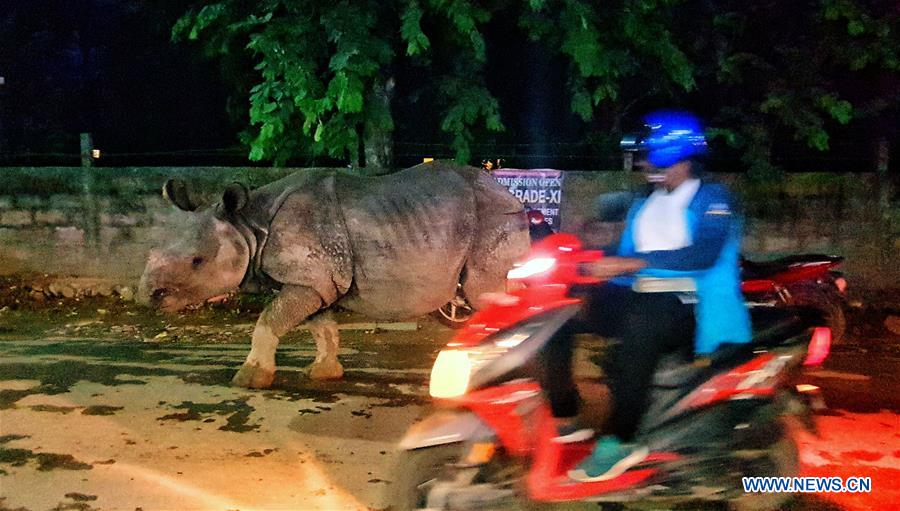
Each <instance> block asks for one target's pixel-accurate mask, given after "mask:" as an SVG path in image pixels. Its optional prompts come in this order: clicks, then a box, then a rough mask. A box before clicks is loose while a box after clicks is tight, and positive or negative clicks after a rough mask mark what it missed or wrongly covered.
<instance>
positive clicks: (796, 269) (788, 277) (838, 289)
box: [741, 254, 847, 344]
mask: <svg viewBox="0 0 900 511" xmlns="http://www.w3.org/2000/svg"><path fill="white" fill-rule="evenodd" d="M843 261H844V258H843V257H841V256H833V255H823V254H799V255H792V256H788V257H783V258H781V259H776V260H773V261H762V262H760V261H750V260H747V259H742V260H741V280H742V282H741V290H742V291H743V292H744V296H745V297H746V298H747V303H748V305H750V306H759V305H765V306H775V307H785V306H786V307H795V306H803V307H809V308H812V309H815V310H818V311H819V312H820V313H821V314H822V316H823V318H824V322H825V324H826V325H827V326H828V327H829V328H831V336H832V342H834V343H835V344H839V343H840V342H841V341H842V340H843V339H844V334H845V333H846V331H847V316H846V310H847V294H846V293H847V279H845V278H844V275H843V274H842V273H841V272H839V271H837V270H836V268H837V267H838V266H840V265H841V263H843Z"/></svg>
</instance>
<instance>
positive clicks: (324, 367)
mask: <svg viewBox="0 0 900 511" xmlns="http://www.w3.org/2000/svg"><path fill="white" fill-rule="evenodd" d="M307 372H308V373H309V379H311V380H339V379H341V378H343V377H344V367H343V366H342V365H341V363H340V362H338V361H337V358H332V359H325V360H317V361H315V362H313V363H312V364H311V365H310V366H309V367H308V368H307Z"/></svg>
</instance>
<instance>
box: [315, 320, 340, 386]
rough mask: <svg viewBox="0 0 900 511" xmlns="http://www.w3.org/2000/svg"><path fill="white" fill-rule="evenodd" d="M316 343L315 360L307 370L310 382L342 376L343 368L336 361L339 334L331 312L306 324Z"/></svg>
mask: <svg viewBox="0 0 900 511" xmlns="http://www.w3.org/2000/svg"><path fill="white" fill-rule="evenodd" d="M307 326H308V327H309V331H310V332H311V333H312V336H313V339H315V341H316V360H315V361H314V362H313V363H312V364H310V366H309V367H308V368H307V372H308V374H309V378H310V379H312V380H335V379H338V378H342V377H343V376H344V367H343V366H341V363H340V362H339V361H338V359H337V354H338V349H339V347H340V341H341V338H340V334H339V333H338V326H337V322H336V321H335V320H334V318H333V317H332V316H331V312H329V311H325V312H323V313H322V314H320V315H318V316H316V317H315V318H313V319H312V320H310V321H309V322H308V323H307Z"/></svg>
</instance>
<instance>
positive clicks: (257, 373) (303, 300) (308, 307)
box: [231, 286, 323, 389]
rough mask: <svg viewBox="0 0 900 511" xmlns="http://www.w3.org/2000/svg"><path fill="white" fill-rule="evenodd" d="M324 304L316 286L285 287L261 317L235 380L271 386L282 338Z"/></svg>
mask: <svg viewBox="0 0 900 511" xmlns="http://www.w3.org/2000/svg"><path fill="white" fill-rule="evenodd" d="M322 305H323V302H322V297H321V296H320V295H319V293H317V292H316V291H315V290H313V289H312V288H309V287H302V286H284V287H283V288H282V289H281V291H280V292H279V293H278V296H276V297H275V299H274V300H272V303H270V304H269V306H268V307H266V309H265V310H264V311H263V313H262V314H261V315H260V316H259V320H257V322H256V327H255V328H254V329H253V340H252V346H251V348H250V354H249V355H247V360H245V361H244V365H242V366H241V369H240V370H239V371H238V373H237V374H236V375H235V376H234V378H233V379H232V380H231V383H232V384H234V385H237V386H238V387H247V388H251V389H267V388H269V387H270V386H271V385H272V381H273V380H274V379H275V350H276V349H277V348H278V341H279V339H280V338H281V336H283V335H284V334H286V333H287V332H289V331H290V330H291V329H292V328H294V327H296V326H297V325H299V324H300V323H302V322H303V321H304V320H306V318H307V317H309V316H310V315H311V314H313V313H315V312H316V311H318V310H319V309H321V308H322Z"/></svg>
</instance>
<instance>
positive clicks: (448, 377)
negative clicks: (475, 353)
mask: <svg viewBox="0 0 900 511" xmlns="http://www.w3.org/2000/svg"><path fill="white" fill-rule="evenodd" d="M471 376H472V361H471V360H470V359H469V352H468V351H466V350H442V351H441V352H440V353H438V356H437V360H435V361H434V367H432V368H431V382H430V384H429V387H428V393H429V394H431V397H437V398H454V397H459V396H461V395H463V394H465V393H466V390H468V388H469V378H471Z"/></svg>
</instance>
